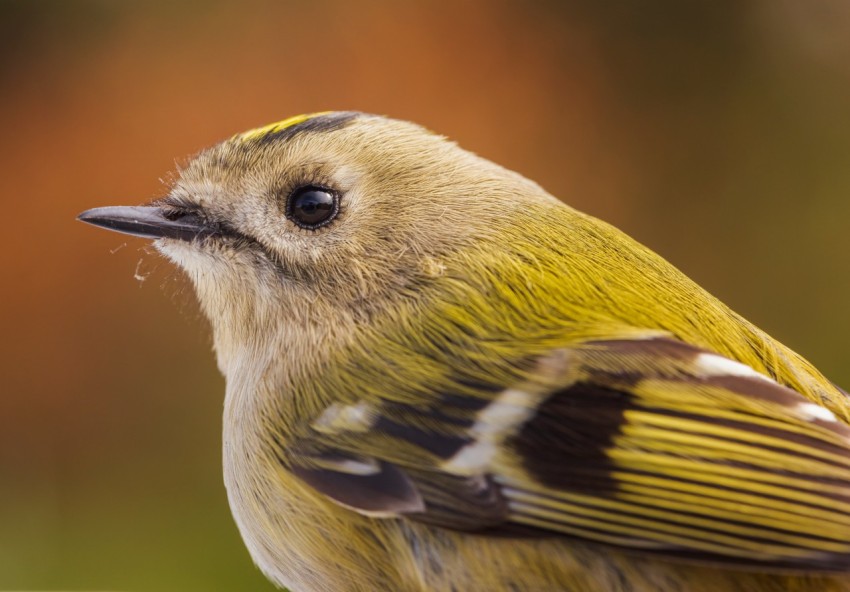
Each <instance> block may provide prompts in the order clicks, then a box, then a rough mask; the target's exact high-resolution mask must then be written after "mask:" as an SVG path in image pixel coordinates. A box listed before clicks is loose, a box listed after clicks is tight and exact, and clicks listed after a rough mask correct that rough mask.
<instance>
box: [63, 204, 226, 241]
mask: <svg viewBox="0 0 850 592" xmlns="http://www.w3.org/2000/svg"><path fill="white" fill-rule="evenodd" d="M77 220H81V221H82V222H87V223H89V224H94V225H95V226H100V227H101V228H106V229H108V230H115V231H116V232H123V233H125V234H132V235H133V236H141V237H143V238H175V239H179V240H185V241H191V240H193V239H195V238H199V237H202V236H209V235H211V234H217V229H216V228H215V226H213V225H211V224H209V223H208V222H206V221H205V220H203V219H202V218H201V217H200V216H198V215H197V214H195V213H191V212H187V213H180V214H177V215H171V214H169V215H168V216H167V217H166V215H165V213H164V212H163V211H162V209H161V208H159V207H157V206H110V207H106V208H92V209H91V210H86V211H85V212H83V213H82V214H80V215H79V216H77Z"/></svg>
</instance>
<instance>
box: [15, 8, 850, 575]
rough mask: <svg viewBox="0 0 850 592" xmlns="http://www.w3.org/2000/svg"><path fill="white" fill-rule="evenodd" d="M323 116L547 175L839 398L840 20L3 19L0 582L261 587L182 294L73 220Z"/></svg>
mask: <svg viewBox="0 0 850 592" xmlns="http://www.w3.org/2000/svg"><path fill="white" fill-rule="evenodd" d="M603 5H604V6H605V8H603V7H602V6H603ZM327 109H353V110H361V111H367V112H376V113H383V114H388V115H391V116H394V117H399V118H403V119H410V120H414V121H417V122H419V123H422V124H424V125H426V126H427V127H429V128H431V129H433V130H436V131H438V132H440V133H443V134H446V135H448V136H450V137H452V138H454V139H456V140H457V141H459V142H460V144H461V145H463V146H464V147H466V148H469V149H472V150H474V151H476V152H478V153H480V154H482V155H483V156H486V157H488V158H490V159H493V160H495V161H497V162H499V163H501V164H503V165H506V166H507V167H509V168H512V169H515V170H518V171H519V172H521V173H523V174H525V175H526V176H529V177H531V178H533V179H535V180H537V181H538V182H540V183H541V184H542V185H543V186H544V187H546V188H547V189H549V190H550V191H551V192H552V193H554V194H555V195H557V196H559V197H561V198H562V199H564V200H565V201H567V202H568V203H570V204H571V205H573V206H575V207H577V208H579V209H581V210H584V211H587V212H589V213H592V214H594V215H597V216H599V217H602V218H604V219H606V220H608V221H610V222H612V223H614V224H615V225H617V226H619V227H620V228H622V229H623V230H625V231H626V232H628V233H629V234H631V235H633V236H635V237H636V238H638V239H639V240H641V241H642V242H644V243H646V244H648V245H649V246H650V247H652V248H653V249H655V250H656V251H658V252H660V253H661V254H662V255H664V256H665V257H667V258H668V259H669V260H671V261H672V262H673V263H675V264H676V265H677V266H679V267H680V268H681V269H683V270H684V271H685V272H686V273H687V274H688V275H690V276H691V277H693V278H694V279H696V280H697V281H698V282H700V283H701V284H703V285H704V286H705V287H706V288H708V289H709V290H710V291H711V292H713V293H714V294H716V295H717V296H719V297H720V298H722V299H723V300H724V301H726V302H727V303H728V304H730V305H731V306H732V307H733V308H735V309H736V310H737V311H738V312H740V313H742V314H743V315H744V316H746V317H748V318H749V319H750V320H752V321H754V322H755V323H756V324H758V325H760V326H761V327H763V328H764V329H766V330H767V331H768V332H770V333H772V334H773V335H775V336H776V337H778V338H779V339H781V340H782V341H784V342H785V343H786V344H788V345H789V346H791V347H792V348H794V349H795V350H797V351H799V352H800V353H802V354H803V355H805V356H806V357H808V358H809V359H810V360H811V361H813V362H814V363H815V364H816V365H818V366H819V367H820V368H821V369H822V370H823V371H824V372H825V373H826V374H827V375H828V376H829V377H831V378H832V379H833V380H834V381H836V382H837V383H838V384H840V385H843V386H844V387H845V388H847V387H848V386H850V346H848V345H847V342H848V339H847V335H848V332H850V306H848V293H850V255H849V254H850V233H848V231H847V226H848V220H849V219H850V4H848V3H847V2H844V1H843V0H812V1H810V2H795V1H793V0H761V1H751V2H737V1H732V0H728V1H718V0H704V1H695V2H686V3H683V2H676V1H673V0H667V1H658V0H655V1H652V2H618V3H597V2H594V1H593V0H583V1H575V2H557V1H554V0H553V1H548V2H519V1H508V0H503V1H484V0H470V1H464V2H449V1H443V2H440V1H437V0H433V1H423V2H416V3H414V2H407V3H404V2H391V1H390V0H386V1H372V2H353V1H345V0H336V1H334V0H319V1H313V2H308V1H306V0H289V1H283V0H278V1H273V0H249V1H244V2H238V3H237V2H221V1H219V2H201V1H191V2H182V3H170V2H165V1H164V0H158V1H149V2H138V3H133V2H112V1H109V0H100V1H95V0H89V1H73V2H72V1H58V0H56V1H52V2H50V1H46V0H42V1H33V2H21V1H19V2H15V1H8V0H2V1H0V129H3V130H5V131H4V132H3V135H4V138H3V141H2V143H0V195H2V204H3V215H2V225H3V229H2V233H0V236H2V239H0V240H2V241H3V245H2V248H0V262H2V272H3V278H4V281H3V289H2V294H3V297H2V307H0V328H2V335H3V337H4V338H3V339H2V340H0V370H2V375H0V380H2V382H0V385H2V386H0V389H2V396H0V524H2V528H0V589H58V588H62V589H92V590H94V589H115V590H175V591H177V590H180V591H190V590H245V589H253V590H271V589H272V587H271V585H270V584H268V583H266V582H265V580H264V579H263V577H262V576H261V575H260V574H259V572H258V571H257V570H256V569H255V568H254V567H253V566H252V564H251V562H250V559H249V557H248V554H247V551H246V550H245V549H244V547H243V546H242V543H241V541H240V540H239V537H238V533H237V532H236V528H235V526H234V524H233V522H232V520H231V517H230V513H229V510H228V508H227V504H226V500H225V494H224V488H223V485H222V483H221V475H220V452H219V449H220V435H219V430H220V412H221V407H222V397H223V389H224V384H223V380H222V378H221V377H220V376H219V374H218V372H217V370H216V368H215V365H214V362H213V357H212V355H211V352H210V347H209V346H210V338H209V331H208V329H207V327H206V324H205V321H204V320H203V318H202V317H201V315H200V313H199V312H198V310H197V307H196V304H195V302H194V297H193V295H192V293H191V289H190V287H189V286H188V284H187V283H186V281H185V280H184V279H183V278H182V276H181V275H180V274H179V272H177V271H175V270H173V269H172V268H171V267H170V266H169V265H168V264H167V263H166V262H164V261H162V260H161V259H160V258H158V256H157V255H156V254H155V253H153V251H152V250H151V249H150V248H148V247H146V243H145V242H144V241H143V240H141V239H135V238H130V237H124V236H120V235H117V234H112V233H107V232H103V231H100V230H96V229H93V228H91V227H87V226H84V225H82V224H80V223H78V222H76V221H75V220H74V218H75V216H76V215H77V214H78V213H79V212H80V211H82V210H84V209H86V208H89V207H94V206H101V205H117V204H138V203H142V202H145V201H148V200H150V199H152V198H155V197H158V196H161V195H162V194H163V193H164V192H165V191H166V190H167V186H166V185H165V184H164V183H163V182H162V181H160V179H163V178H166V177H167V176H168V174H169V172H170V171H173V170H174V169H175V166H176V163H180V162H185V159H186V158H187V157H188V156H189V155H191V154H192V153H193V152H195V151H198V150H199V149H201V148H203V147H204V146H207V145H209V144H211V143H214V142H216V141H217V140H220V139H222V138H225V137H228V136H230V135H232V134H233V133H235V132H238V131H241V130H244V129H247V128H250V127H255V126H257V125H260V124H264V123H268V122H271V121H275V120H279V119H282V118H284V117H287V116H289V115H293V114H297V113H302V112H313V111H321V110H327Z"/></svg>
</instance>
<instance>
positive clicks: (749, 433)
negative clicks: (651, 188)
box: [113, 113, 850, 592]
mask: <svg viewBox="0 0 850 592" xmlns="http://www.w3.org/2000/svg"><path fill="white" fill-rule="evenodd" d="M305 185H307V186H315V187H319V188H327V189H329V190H332V191H333V192H335V195H336V196H337V199H338V200H339V201H338V206H339V213H338V215H335V217H334V218H332V219H330V221H329V222H328V224H327V226H322V227H319V228H316V229H304V228H303V227H299V225H298V224H295V223H293V221H294V220H293V218H292V215H291V213H290V209H291V200H292V199H293V197H292V196H293V195H296V194H297V191H299V188H303V187H304V186H305ZM335 203H337V202H335ZM157 207H161V208H163V209H164V210H166V211H167V213H168V214H169V215H170V216H172V217H174V218H177V219H179V218H180V216H182V215H185V213H186V212H187V211H191V212H192V215H193V216H194V215H196V214H197V215H198V216H200V218H201V221H202V223H203V224H205V225H206V227H205V228H207V229H213V230H214V232H213V230H209V231H208V232H207V231H204V232H207V234H210V235H211V236H207V234H205V235H204V236H202V237H201V238H198V239H195V240H185V238H182V237H181V238H180V239H179V240H175V239H174V238H165V239H163V240H161V241H160V242H158V243H157V245H158V247H159V248H160V249H161V250H162V251H163V252H164V253H165V254H166V255H168V256H169V257H171V258H172V259H173V260H174V261H176V262H177V263H179V264H180V265H181V266H183V267H184V268H185V269H186V270H187V272H188V273H189V275H190V277H191V278H192V279H193V281H194V283H195V285H196V288H197V291H198V295H199V299H200V301H201V304H202V306H203V307H204V309H205V312H206V313H207V315H208V316H209V318H210V321H211V324H212V326H213V330H214V334H215V343H216V350H217V355H218V359H219V365H220V367H221V369H222V371H223V372H224V373H225V375H226V377H227V380H228V392H227V398H226V401H225V481H226V484H227V486H228V494H229V497H230V501H231V507H232V509H233V511H234V515H235V517H236V520H237V523H238V524H239V526H240V530H241V532H242V534H243V536H244V538H245V540H246V543H247V545H248V547H249V549H250V551H251V553H252V556H253V557H254V559H255V561H257V563H258V565H260V567H261V568H262V569H263V570H264V571H265V572H266V573H267V574H268V575H269V576H270V577H271V578H272V579H273V580H274V581H276V582H277V583H279V584H283V585H287V586H290V587H292V589H293V590H296V591H297V590H364V591H371V590H399V591H407V590H410V591H421V590H458V591H461V590H462V591H474V590H482V591H490V590H517V591H526V590H529V591H530V590H570V591H576V592H585V591H587V592H594V591H599V592H614V591H618V592H627V591H641V592H642V591H662V592H666V591H671V592H672V591H678V590H693V591H697V592H700V591H704V592H709V591H711V592H715V591H723V590H736V591H742V592H743V591H748V592H749V591H755V592H761V591H764V592H767V591H773V590H775V591H779V590H791V591H797V592H815V591H826V592H832V591H842V590H848V591H850V576H848V575H846V574H845V572H848V571H850V427H848V424H850V416H849V415H848V405H847V398H846V395H845V394H844V393H843V392H842V391H840V390H839V389H837V388H836V387H835V386H834V385H832V384H831V383H830V382H829V381H828V380H827V379H825V378H824V377H823V376H822V375H821V374H820V373H819V372H818V371H817V370H816V369H815V368H813V367H812V366H811V365H810V364H809V363H807V362H806V361H805V360H803V359H802V358H800V357H799V356H798V355H796V354H795V353H793V352H792V351H790V350H789V349H787V348H785V347H784V346H782V345H781V344H779V343H777V342H776V341H774V340H773V339H771V338H770V337H769V336H767V335H765V334H764V333H763V332H761V331H760V330H758V329H757V328H755V327H754V326H752V325H751V324H749V323H748V322H747V321H746V320H744V319H742V318H741V317H739V316H738V315H736V314H734V313H733V312H731V311H730V310H729V309H728V308H726V307H725V306H724V305H723V304H721V303H720V302H718V301H717V300H715V299H714V298H713V297H711V296H710V295H709V294H707V293H706V292H705V291H704V290H702V289H701V288H700V287H698V286H697V285H695V284H694V283H693V282H691V281H690V280H688V279H687V278H686V277H684V276H683V275H682V274H681V273H680V272H679V271H677V270H676V269H675V268H673V267H672V266H671V265H669V264H668V263H667V262H665V261H664V260H663V259H661V258H660V257H658V256H657V255H655V254H654V253H652V252H651V251H649V250H648V249H646V248H644V247H642V246H641V245H638V244H637V243H635V242H634V241H632V240H631V239H629V238H628V237H626V236H624V235H623V234H622V233H620V232H619V231H617V230H616V229H614V228H612V227H610V226H608V225H606V224H604V223H602V222H600V221H598V220H595V219H593V218H591V217H589V216H586V215H584V214H581V213H579V212H576V211H575V210H573V209H571V208H569V207H567V206H565V205H563V204H561V203H560V202H558V201H556V200H555V199H553V198H552V197H550V196H549V195H548V194H546V193H545V192H544V191H543V190H542V189H540V188H539V187H538V186H537V185H535V184H534V183H532V182H530V181H528V180H526V179H524V178H522V177H520V176H519V175H516V174H514V173H511V172H509V171H506V170H505V169H502V168H501V167H498V166H497V165H494V164H492V163H490V162H488V161H485V160H483V159H480V158H478V157H476V156H474V155H472V154H470V153H467V152H465V151H462V150H460V149H459V148H457V147H456V146H455V145H454V144H451V143H449V142H446V141H445V140H443V139H442V138H440V137H438V136H435V135H433V134H430V133H428V132H426V131H424V130H422V129H421V128H418V127H416V126H413V125H411V124H406V123H403V122H397V121H392V120H388V119H384V118H379V117H374V116H366V115H361V114H345V113H342V114H335V113H331V114H319V115H316V116H300V117H297V118H292V119H291V120H287V122H282V123H281V124H275V125H272V126H268V127H267V128H261V129H259V130H255V131H253V132H247V133H246V134H242V135H240V136H236V137H235V138H233V139H231V140H229V141H227V142H224V143H222V144H221V145H219V146H217V147H214V148H212V149H210V150H209V151H207V152H205V153H202V154H201V155H200V156H199V157H198V158H197V159H196V160H195V161H193V162H192V163H191V164H190V165H189V167H188V168H187V169H186V170H185V171H183V173H182V175H181V178H180V180H179V181H178V182H177V184H176V186H175V188H174V190H173V191H172V194H171V195H170V196H169V197H168V198H166V199H165V200H163V202H161V204H159V205H158V206H157ZM169 219H170V218H169ZM193 220H194V219H193ZM193 223H194V222H193ZM163 224H164V225H167V223H163ZM113 227H114V225H113Z"/></svg>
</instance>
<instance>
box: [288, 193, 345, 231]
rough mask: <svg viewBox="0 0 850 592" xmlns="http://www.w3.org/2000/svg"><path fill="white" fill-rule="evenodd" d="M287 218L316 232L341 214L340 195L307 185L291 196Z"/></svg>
mask: <svg viewBox="0 0 850 592" xmlns="http://www.w3.org/2000/svg"><path fill="white" fill-rule="evenodd" d="M285 213H286V217H287V218H289V219H290V220H292V221H293V222H295V224H296V225H298V226H299V227H301V228H306V229H308V230H315V229H316V228H321V227H322V226H326V225H328V224H330V223H331V222H332V221H333V219H334V218H336V216H337V214H339V194H338V193H337V192H336V191H334V190H332V189H328V188H327V187H321V186H318V185H305V186H303V187H299V188H298V189H296V190H294V191H293V192H292V193H290V194H289V198H288V199H287V200H286V212H285Z"/></svg>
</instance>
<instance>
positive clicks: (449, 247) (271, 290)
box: [80, 112, 551, 356]
mask: <svg viewBox="0 0 850 592" xmlns="http://www.w3.org/2000/svg"><path fill="white" fill-rule="evenodd" d="M546 205H548V207H551V198H549V197H548V196H547V195H546V194H545V193H544V192H543V191H542V190H540V189H539V187H537V185H535V184H534V183H532V182H531V181H528V180H526V179H524V178H523V177H521V176H519V175H517V174H515V173H512V172H510V171H507V170H506V169H503V168H502V167H499V166H497V165H495V164H493V163H491V162H489V161H487V160H484V159H482V158H479V157H477V156H475V155H473V154H472V153H470V152H467V151H465V150H462V149H461V148H459V147H458V146H457V145H455V144H454V143H453V142H450V141H448V140H446V139H445V138H443V137H441V136H438V135H436V134H434V133H432V132H429V131H428V130H426V129H423V128H422V127H419V126H417V125H414V124H411V123H407V122H402V121H398V120H393V119H388V118H385V117H379V116H373V115H366V114H361V113H353V112H331V113H322V114H314V115H306V116H297V117H293V118H290V119H287V120H284V121H281V122H279V123H275V124H272V125H268V126H266V127H262V128H258V129H255V130H252V131H248V132H245V133H243V134H239V135H237V136H234V137H232V138H230V139H228V140H226V141H224V142H222V143H220V144H218V145H216V146H213V147H212V148H210V149H208V150H205V151H203V152H201V153H200V154H199V155H198V156H196V157H195V158H194V159H193V160H191V161H190V162H189V164H188V165H187V166H186V167H185V168H184V169H183V170H182V171H181V172H180V174H179V177H178V178H177V181H176V182H175V183H174V185H173V187H172V189H171V191H170V193H169V194H168V195H167V196H166V197H164V198H163V199H160V200H158V201H155V202H153V203H152V204H149V205H147V206H140V207H108V208H96V209H94V210H89V211H87V212H84V213H83V214H82V215H81V216H80V218H81V219H82V220H84V221H86V222H90V223H93V224H96V225H99V226H104V227H107V228H110V229H113V230H118V231H123V232H127V233H130V234H135V235H139V236H144V237H149V238H153V239H156V242H155V246H156V248H157V249H158V250H159V251H161V252H162V253H163V254H165V255H166V256H167V257H168V258H169V259H171V260H172V261H174V262H175V263H176V264H178V265H179V266H180V267H182V268H183V269H184V270H185V271H186V272H187V273H188V275H189V277H190V278H191V279H192V281H193V283H194V285H195V288H196V291H197V293H198V297H199V300H200V302H201V304H202V306H203V308H204V310H205V312H206V314H207V316H208V317H209V319H210V321H211V323H212V325H213V329H214V331H215V336H216V346H217V349H218V350H219V355H220V356H221V354H222V353H223V351H224V350H229V349H232V347H231V346H237V347H243V346H245V345H246V344H248V343H257V342H258V338H259V337H261V336H264V335H267V334H271V332H273V331H272V329H274V328H279V329H280V331H283V332H284V333H286V334H288V335H290V336H291V335H297V336H299V337H301V336H303V335H305V334H321V335H323V336H324V337H327V336H328V335H332V334H334V333H340V334H344V333H346V332H347V331H348V330H349V328H350V327H351V326H352V325H353V324H357V323H359V322H363V321H364V320H366V319H369V318H371V317H372V316H374V315H375V314H379V313H380V312H381V311H384V310H386V309H387V307H388V306H391V304H392V303H393V302H396V301H398V300H399V299H410V298H417V297H419V296H420V295H421V293H423V291H426V292H427V286H428V285H429V284H430V283H433V282H435V281H439V280H440V277H441V276H443V275H445V274H446V273H447V270H448V269H449V268H450V267H451V261H452V258H453V256H454V255H455V254H458V253H460V252H461V251H463V250H464V248H465V247H467V246H469V245H473V244H476V243H480V242H482V241H489V240H491V239H492V240H493V241H494V242H498V241H497V240H496V238H497V236H496V235H497V234H498V233H499V232H501V231H502V230H503V229H504V227H505V226H506V225H511V224H513V223H515V221H516V220H518V219H520V218H525V217H528V216H529V215H532V216H533V214H532V213H531V212H530V211H529V210H530V209H531V210H533V209H535V208H537V207H539V206H546ZM499 240H504V239H503V238H499ZM305 331H307V332H312V333H305Z"/></svg>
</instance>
